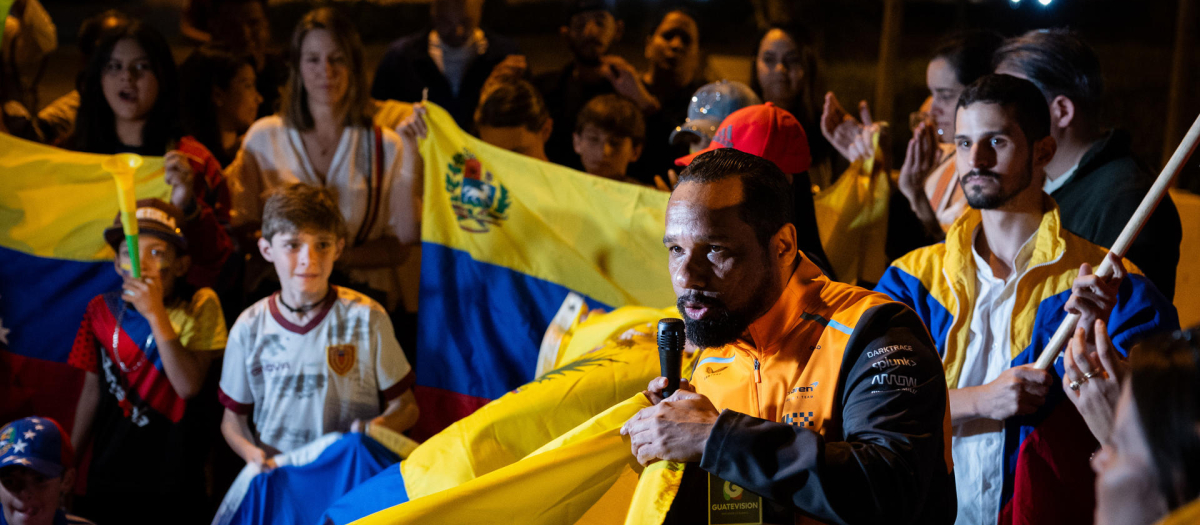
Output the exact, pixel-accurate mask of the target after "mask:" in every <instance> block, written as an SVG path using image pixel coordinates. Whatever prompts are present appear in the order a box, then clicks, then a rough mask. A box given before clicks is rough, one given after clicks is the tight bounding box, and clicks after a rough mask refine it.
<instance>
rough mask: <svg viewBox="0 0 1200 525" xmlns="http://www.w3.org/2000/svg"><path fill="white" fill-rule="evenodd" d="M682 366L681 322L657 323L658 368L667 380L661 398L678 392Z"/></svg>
mask: <svg viewBox="0 0 1200 525" xmlns="http://www.w3.org/2000/svg"><path fill="white" fill-rule="evenodd" d="M682 364H683V320H681V319H674V318H667V319H663V320H660V321H659V322H658V366H659V368H660V369H661V371H662V376H663V377H665V378H667V388H664V389H663V391H662V396H663V398H664V399H665V398H667V397H670V396H671V394H674V393H675V391H676V390H679V369H680V368H681V367H682Z"/></svg>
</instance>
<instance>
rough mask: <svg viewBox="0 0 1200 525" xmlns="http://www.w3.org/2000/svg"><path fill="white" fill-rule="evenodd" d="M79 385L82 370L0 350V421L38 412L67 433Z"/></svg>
mask: <svg viewBox="0 0 1200 525" xmlns="http://www.w3.org/2000/svg"><path fill="white" fill-rule="evenodd" d="M82 389H83V372H82V371H81V370H79V369H77V368H75V367H73V366H71V365H68V364H66V363H56V362H53V361H44V360H42V359H35V358H32V357H24V356H20V355H17V354H14V353H12V352H8V351H5V350H0V425H2V424H4V423H7V422H9V421H13V420H15V419H20V418H23V417H29V416H42V417H49V418H52V419H54V420H55V421H58V423H59V424H60V425H62V427H63V429H64V430H66V431H67V432H68V433H69V432H71V427H72V426H73V425H74V424H75V405H76V404H77V403H78V402H79V391H80V390H82Z"/></svg>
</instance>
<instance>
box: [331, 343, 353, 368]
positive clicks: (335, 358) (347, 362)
mask: <svg viewBox="0 0 1200 525" xmlns="http://www.w3.org/2000/svg"><path fill="white" fill-rule="evenodd" d="M325 352H326V356H327V357H328V361H329V369H330V370H333V372H334V373H336V374H337V375H339V376H344V375H346V372H349V371H350V369H352V368H354V360H355V348H354V345H349V344H348V345H331V346H330V347H329V348H327V349H326V350H325Z"/></svg>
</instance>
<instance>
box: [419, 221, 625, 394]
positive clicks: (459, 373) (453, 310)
mask: <svg viewBox="0 0 1200 525" xmlns="http://www.w3.org/2000/svg"><path fill="white" fill-rule="evenodd" d="M569 292H571V290H570V289H568V288H566V287H564V286H562V285H560V284H556V283H552V282H550V281H545V280H542V279H538V278H535V277H530V276H528V275H525V274H523V273H520V272H517V271H515V270H511V269H508V268H505V267H503V266H496V265H493V264H488V263H482V262H479V261H476V260H475V259H473V258H472V257H471V255H470V254H469V253H467V252H464V251H461V250H455V249H452V248H448V247H446V246H443V245H440V244H434V243H429V242H424V243H422V246H421V307H420V309H419V312H420V313H419V319H418V332H417V362H418V363H419V366H418V367H417V385H419V386H423V387H433V388H441V389H445V390H449V391H452V392H457V393H460V394H467V395H471V396H476V397H482V398H487V399H496V398H499V397H500V396H502V395H504V394H505V393H507V392H508V391H510V390H512V389H514V388H516V387H518V386H521V385H523V384H525V383H528V382H529V381H531V380H533V373H534V369H535V368H536V365H537V357H538V347H539V345H540V344H541V341H542V335H543V334H544V333H545V331H546V327H547V326H549V325H550V321H551V319H553V318H554V314H555V313H556V312H558V308H559V306H561V305H562V302H563V299H565V298H566V296H567V294H568V293H569ZM580 295H582V294H580ZM584 298H585V300H586V301H587V305H588V308H604V309H606V310H610V309H611V308H610V307H609V306H607V305H605V304H602V303H599V302H597V301H595V300H592V299H591V298H588V297H586V296H585V297H584Z"/></svg>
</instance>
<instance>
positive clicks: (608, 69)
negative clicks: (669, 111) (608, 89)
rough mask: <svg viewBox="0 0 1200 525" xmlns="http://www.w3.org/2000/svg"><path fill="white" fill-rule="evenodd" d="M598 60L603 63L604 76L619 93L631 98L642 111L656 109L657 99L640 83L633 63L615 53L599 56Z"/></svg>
mask: <svg viewBox="0 0 1200 525" xmlns="http://www.w3.org/2000/svg"><path fill="white" fill-rule="evenodd" d="M600 61H601V63H603V64H604V67H603V68H601V69H602V71H603V72H604V77H605V78H607V79H608V81H609V82H610V83H611V84H612V86H613V89H614V90H616V92H617V93H618V94H619V95H621V96H623V97H625V98H628V99H629V100H632V101H633V102H634V103H635V104H637V105H638V107H639V108H641V110H642V112H643V113H653V112H655V111H658V108H659V105H658V99H656V98H654V95H651V94H650V91H649V90H647V89H646V86H645V84H642V80H641V79H640V78H638V72H637V69H635V68H634V67H633V65H631V64H630V63H629V62H627V61H626V60H625V59H624V58H621V57H619V56H617V55H606V56H604V57H601V58H600Z"/></svg>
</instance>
